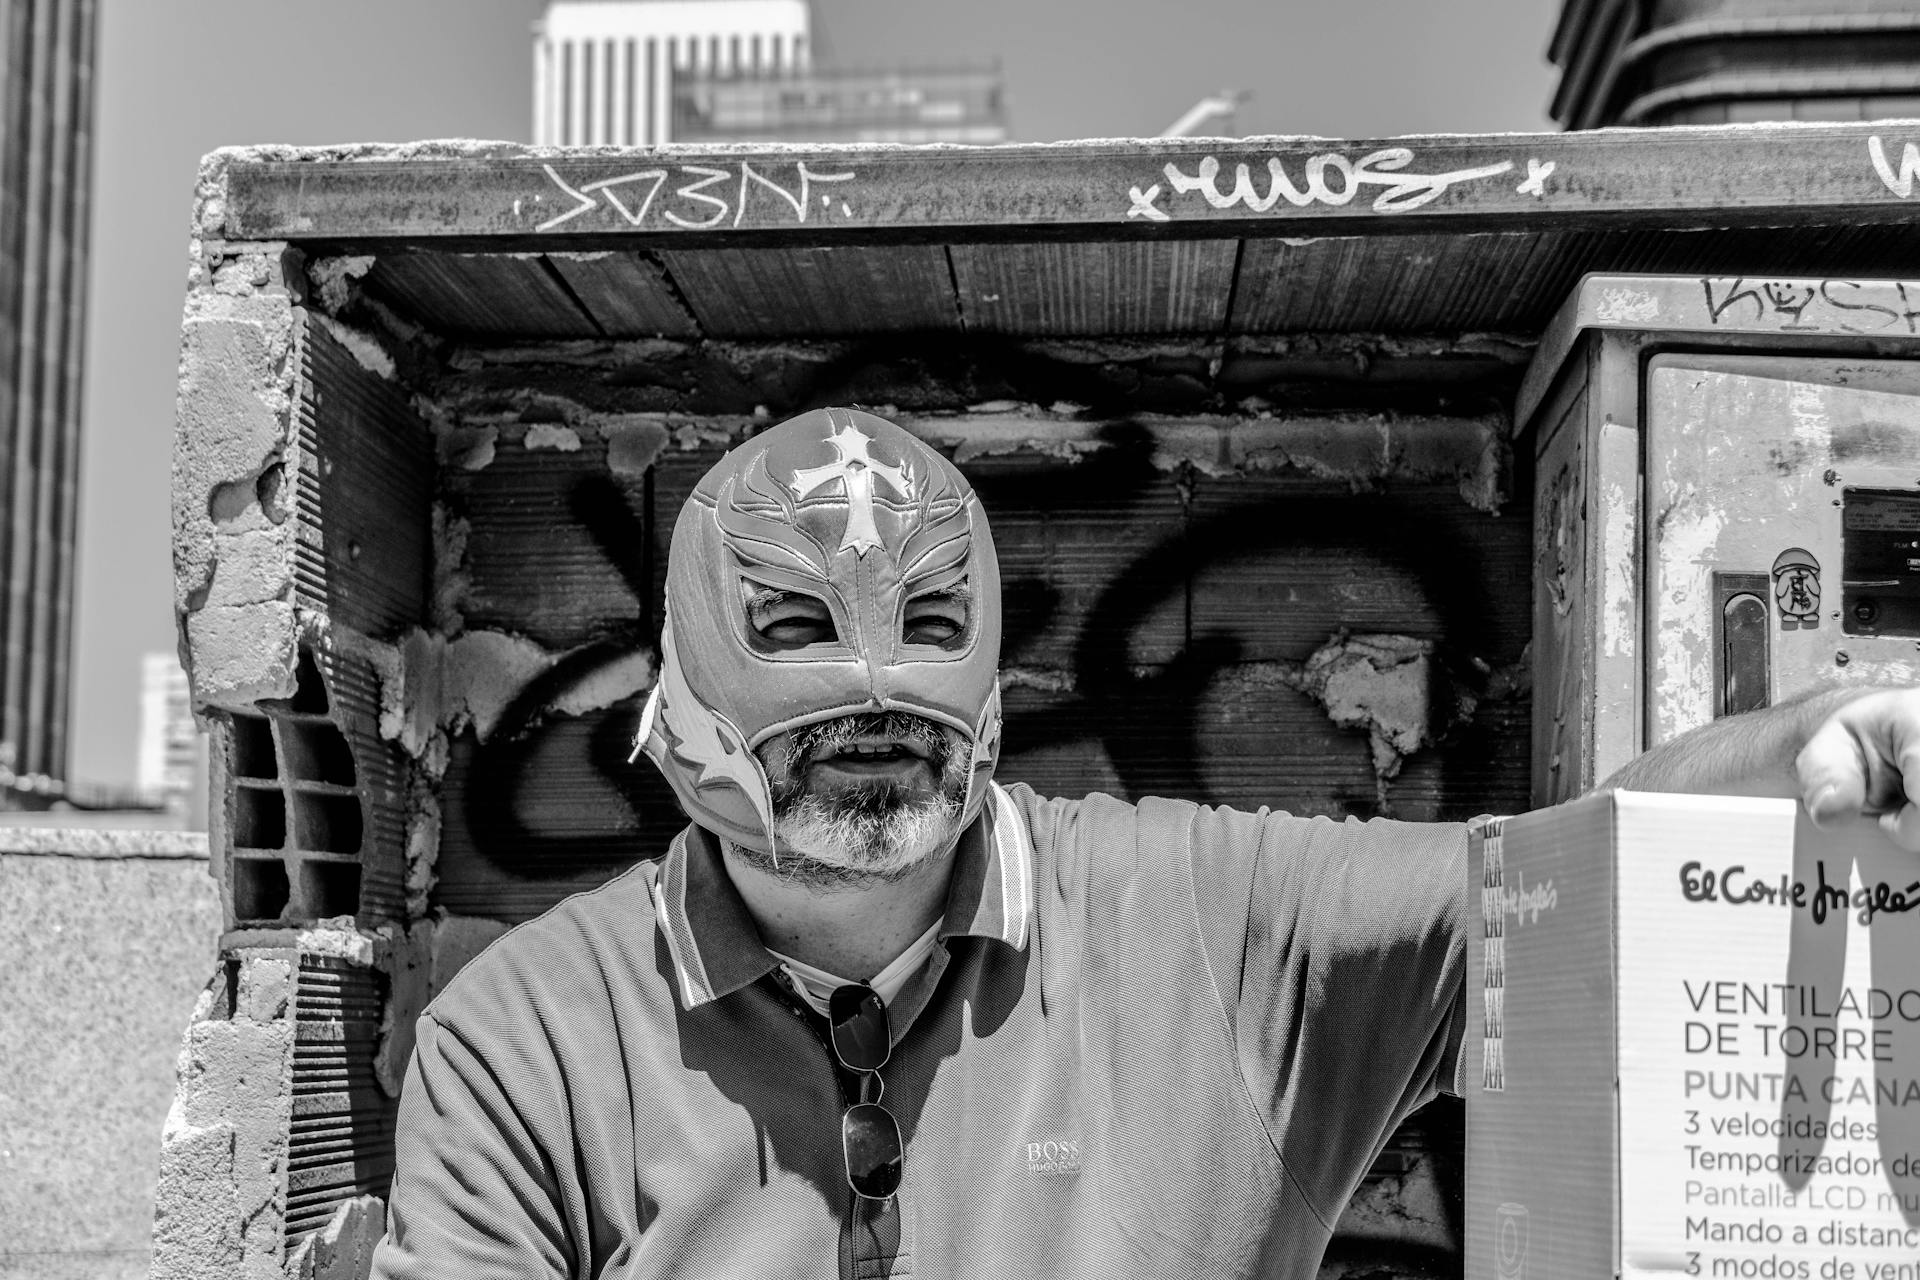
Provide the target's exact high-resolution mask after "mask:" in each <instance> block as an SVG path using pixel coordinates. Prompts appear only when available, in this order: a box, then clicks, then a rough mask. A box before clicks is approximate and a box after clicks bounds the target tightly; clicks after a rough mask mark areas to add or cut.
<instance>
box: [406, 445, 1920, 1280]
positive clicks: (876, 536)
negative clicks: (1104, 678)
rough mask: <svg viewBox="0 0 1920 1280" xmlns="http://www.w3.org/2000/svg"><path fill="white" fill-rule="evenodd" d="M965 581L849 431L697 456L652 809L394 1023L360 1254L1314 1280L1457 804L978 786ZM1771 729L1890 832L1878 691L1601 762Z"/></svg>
mask: <svg viewBox="0 0 1920 1280" xmlns="http://www.w3.org/2000/svg"><path fill="white" fill-rule="evenodd" d="M999 586H1000V584H999V575H998V568H997V564H996V561H995V557H994V548H993V541H992V538H991V536H990V534H989V532H988V528H987V521H986V517H985V515H984V513H983V512H982V511H981V509H980V505H979V503H978V501H977V500H976V499H975V497H974V494H973V492H972V490H971V488H970V487H969V486H968V484H967V482H966V480H965V478H964V477H963V476H962V475H961V474H960V473H959V471H957V470H956V469H955V468H954V467H953V465H952V464H951V463H949V462H948V461H947V460H946V459H945V458H944V457H942V456H940V455H939V454H937V453H935V452H934V451H933V450H931V449H929V448H928V447H926V446H925V445H923V444H921V443H920V442H919V441H917V440H916V439H915V438H914V437H912V436H911V435H909V434H908V433H906V432H905V431H902V430H901V429H899V428H898V427H896V426H894V425H892V424H890V423H888V422H885V421H883V420H881V419H879V418H876V417H874V416H872V415H870V414H866V413H861V412H858V411H854V410H848V409H825V410H816V411H814V412H811V413H807V414H804V415H802V416H800V417H798V418H795V419H793V420H792V421H789V422H786V423H783V424H781V425H779V426H777V427H774V428H772V429H771V430H768V431H766V432H764V433H763V434H761V435H759V436H756V437H754V438H753V439H751V440H749V441H747V442H746V443H745V444H743V445H741V446H740V447H739V448H738V449H736V450H734V451H733V452H732V453H730V454H729V455H728V456H727V457H726V458H724V459H723V460H722V461H721V462H720V463H719V464H717V465H716V466H715V467H714V468H713V470H712V471H711V472H710V473H709V474H708V475H707V477H706V478H705V480H704V481H702V483H701V484H700V486H699V488H698V489H697V491H696V492H695V493H694V495H693V497H692V498H691V500H689V502H688V503H687V505H686V508H685V510H684V511H683V512H682V513H681V515H680V518H679V522H678V525H677V526H676V528H675V530H674V535H673V546H672V552H671V557H670V565H669V570H668V581H667V623H666V628H665V633H664V635H663V637H662V665H661V671H660V676H659V680H658V683H657V685H656V687H655V689H654V691H653V694H652V697H651V699H650V700H649V702H648V704H647V707H646V711H645V715H644V720H643V724H642V728H641V735H640V737H641V741H640V744H639V746H640V748H641V749H643V750H644V751H645V753H646V754H647V755H648V756H649V757H650V758H651V760H652V761H653V762H654V764H656V765H657V766H658V767H659V768H660V770H661V771H662V772H663V773H664V774H665V775H666V778H667V779H668V781H669V782H670V783H671V785H672V787H673V789H674V792H675V794H676V795H677V796H678V797H679V799H680V802H681V804H682V806H683V807H684V808H685V810H686V812H687V815H688V817H689V818H690V819H691V825H690V826H689V827H688V828H687V829H686V830H685V832H683V833H682V834H681V836H680V837H679V838H678V839H677V840H676V841H675V842H674V845H673V848H672V850H671V852H670V853H669V854H668V856H667V857H666V858H665V859H664V860H663V861H662V862H660V863H658V864H644V865H642V866H640V867H637V868H636V869H634V870H633V871H631V872H629V873H627V874H626V875H623V876H621V877H619V878H618V879H616V880H614V881H612V882H610V883H609V884H607V885H604V886H602V887H601V888H599V889H597V890H594V891H592V892H590V893H586V894H582V895H579V896H577V897H574V898H572V899H569V900H568V901H567V902H565V903H563V904H561V905H560V906H559V907H557V908H555V909H554V910H553V911H551V912H549V913H548V914H547V915H545V916H543V917H542V918H540V919H539V920H537V921H534V922H532V923H530V924H527V925H523V926H521V927H520V928H519V929H516V930H515V931H514V932H513V933H512V934H510V935H509V936H508V937H507V938H505V939H503V940H502V941H500V942H498V943H496V944H495V945H494V946H493V947H492V948H490V949H489V950H488V951H487V952H486V953H485V954H484V955H483V956H481V957H480V958H479V959H478V960H476V961H474V962H473V963H472V964H471V965H469V966H468V967H467V968H466V969H465V970H463V971H462V972H461V974H460V975H459V977H458V979H457V980H456V981H455V982H454V983H452V984H451V985H450V986H449V987H448V988H447V990H446V991H445V992H444V993H443V994H442V995H441V996H440V997H439V998H438V999H437V1000H436V1001H435V1002H434V1004H433V1005H432V1006H431V1007H430V1008H429V1010H428V1011H427V1013H426V1014H425V1015H424V1016H423V1017H422V1018H421V1020H420V1024H419V1035H418V1047H417V1049H416V1052H415V1056H414V1060H413V1063H412V1066H411V1068H410V1070H409V1075H408V1078H407V1084H406V1088H405V1093H404V1096H403V1099H402V1104H401V1115H400V1123H399V1134H398V1146H397V1161H398V1174H397V1176H396V1179H395V1183H394V1188H393V1194H392V1198H391V1201H390V1203H389V1220H388V1225H389V1230H388V1236H387V1239H386V1241H385V1242H384V1244H383V1245H382V1246H381V1249H380V1251H379V1253H378V1255H377V1257H376V1259H375V1265H374V1270H375V1274H377V1275H380V1276H386V1277H396V1278H398V1277H406V1278H409V1280H411V1278H413V1277H427V1276H436V1277H439V1276H446V1277H462V1278H463V1280H464V1278H467V1277H479V1278H485V1277H508V1276H513V1277H535V1276H538V1277H547V1276H635V1277H637V1276H747V1275H778V1276H807V1277H836V1276H859V1277H869V1276H871V1277H879V1276H886V1275H896V1276H905V1275H912V1276H915V1277H918V1278H919V1280H930V1278H932V1277H945V1276H972V1275H985V1276H1007V1277H1015V1276H1017V1277H1028V1276H1047V1277H1050V1278H1052V1277H1067V1276H1087V1277H1093V1276H1100V1277H1111V1276H1167V1275H1189V1276H1199V1275H1205V1276H1255V1275H1258V1276H1285V1277H1308V1276H1312V1275H1313V1274H1314V1273H1315V1271H1316V1268H1317V1266H1318V1264H1319V1261H1320V1257H1321V1253H1322V1251H1323V1249H1324V1247H1325V1245H1326V1243H1327V1240H1328V1238H1329V1236H1330V1234H1331V1224H1332V1223H1333V1222H1334V1221H1335V1220H1336V1218H1337V1217H1338V1216H1339V1214H1340V1211H1341V1209H1342V1207H1343V1206H1344V1204H1345V1203H1346V1200H1347V1198H1348V1197H1349V1196H1350V1195H1351V1194H1352V1192H1353V1190H1354V1189H1355V1188H1356V1187H1357V1186H1358V1185H1359V1182H1360V1178H1361V1176H1362V1174H1363V1173H1364V1172H1365V1170H1366V1169H1367V1167H1368V1165H1369V1164H1370V1163H1371V1161H1372V1160H1373V1158H1374V1156H1375V1155H1376V1153H1377V1152H1378V1151H1379V1150H1380V1148H1381V1146H1382V1144H1383V1143H1384V1142H1385V1141H1386V1139H1387V1136H1388V1135H1389V1134H1390V1133H1391V1131H1392V1130H1393V1128H1394V1127H1395V1125H1396V1124H1397V1123H1398V1122H1399V1121H1400V1120H1401V1119H1402V1118H1403V1117H1404V1116H1405V1115H1406V1114H1407V1113H1408V1112H1409V1111H1411V1110H1412V1109H1413V1108H1415V1107H1417V1106H1419V1105H1420V1104H1421V1103H1423V1102H1424V1101H1426V1100H1427V1099H1429V1098H1430V1097H1432V1096H1433V1095H1434V1094H1435V1093H1436V1092H1439V1091H1442V1090H1449V1091H1450V1090H1452V1089H1453V1088H1454V1083H1453V1077H1454V1070H1455V1064H1456V1061H1457V1059H1458V1051H1459V1046H1460V1041H1461V1034H1462V1028H1463V1023H1464V1012H1463V1009H1464V998H1463V990H1462V986H1463V981H1464V979H1463V969H1464V957H1463V950H1464V944H1463V938H1464V931H1465V929H1466V927H1467V922H1468V920H1469V903H1468V902H1467V900H1466V896H1465V876H1464V874H1463V860H1464V856H1465V832H1464V829H1463V828H1461V827H1459V826H1457V825H1450V824H1406V823H1395V822H1388V821H1374V822H1367V823H1361V822H1354V821H1348V822H1345V823H1336V822H1332V821H1329V820H1326V819H1323V818H1322V819H1303V818H1294V817H1289V816H1287V815H1284V814H1276V813H1270V812H1267V811H1265V810H1262V811H1260V812H1258V813H1242V812H1235V811H1232V810H1225V809H1209V808H1202V807H1198V806H1195V805H1192V804H1187V803H1184V802H1176V801H1167V800H1154V799H1148V800H1144V801H1142V802H1140V803H1139V804H1138V805H1134V804H1127V803H1123V802H1121V801H1119V800H1115V799H1112V798H1109V797H1105V796H1092V797H1088V798H1086V799H1082V800H1048V799H1042V798H1040V797H1038V796H1036V795H1034V794H1033V792H1032V791H1031V790H1029V789H1028V788H1026V787H1024V786H1021V785H1018V784H1015V785H1010V786H1004V787H1003V786H1002V785H1001V784H1000V783H998V782H996V781H995V780H994V776H993V775H994V768H995V764H996V762H997V759H998V756H999V750H1000V703H999V696H998V692H997V688H996V684H995V671H996V666H997V663H998V660H999V643H1000V597H999ZM1810 738H1811V739H1812V744H1811V745H1807V744H1808V741H1809V739H1810ZM1803 745H1807V749H1806V751H1805V752H1803V753H1802V754H1801V757H1800V761H1799V766H1798V767H1799V773H1800V781H1801V783H1802V784H1803V786H1804V787H1805V788H1806V789H1807V793H1808V794H1809V796H1810V797H1812V798H1813V800H1814V803H1815V804H1816V805H1817V806H1819V807H1821V808H1823V809H1825V810H1828V811H1832V810H1837V809H1845V808H1852V809H1859V808H1861V807H1863V806H1868V807H1885V808H1889V809H1892V810H1894V811H1896V812H1895V816H1893V818H1892V819H1891V824H1892V826H1893V827H1894V828H1896V831H1895V834H1896V836H1897V837H1898V838H1901V839H1903V840H1904V841H1905V842H1907V843H1909V844H1912V845H1915V846H1916V847H1920V816H1916V813H1915V810H1914V807H1913V806H1912V805H1911V804H1906V803H1905V796H1904V795H1903V794H1902V792H1901V781H1900V771H1901V769H1902V768H1906V769H1909V770H1913V771H1920V700H1916V697H1915V695H1914V694H1912V693H1911V692H1893V693H1879V694H1870V695H1866V696H1861V695H1860V694H1858V693H1857V692H1856V693H1854V694H1848V695H1834V696H1832V697H1830V698H1828V699H1826V700H1825V701H1822V700H1813V701H1810V702H1808V703H1803V704H1800V705H1799V706H1797V707H1783V708H1776V709H1774V710H1773V711H1770V712H1760V713H1755V714H1754V715H1752V716H1747V717H1741V718H1739V721H1738V722H1735V721H1722V722H1720V723H1719V724H1718V725H1716V726H1713V727H1710V728H1709V729H1708V730H1706V731H1703V732H1702V733H1701V734H1699V735H1696V736H1694V737H1691V738H1688V739H1683V740H1681V741H1680V742H1676V743H1673V744H1670V745H1669V746H1668V747H1666V748H1662V749H1660V750H1659V751H1657V752H1654V753H1649V755H1648V756H1647V757H1643V758H1642V760H1641V761H1640V762H1637V763H1636V765H1635V766H1633V768H1635V769H1636V770H1637V771H1638V772H1637V773H1636V774H1635V776H1634V777H1632V778H1631V779H1630V781H1631V782H1632V783H1633V785H1636V786H1639V787H1642V788H1647V787H1662V786H1664V787H1667V788H1671V789H1706V788H1707V787H1708V786H1710V785H1712V783H1713V782H1714V780H1715V779H1716V778H1720V777H1728V778H1731V777H1733V776H1738V775H1742V774H1747V773H1750V772H1752V771H1753V770H1754V769H1755V768H1758V767H1762V766H1767V765H1772V766H1775V767H1778V768H1780V769H1786V768H1788V767H1790V762H1792V761H1793V760H1794V757H1795V752H1796V751H1799V750H1800V748H1801V747H1802V746H1803ZM1903 805H1904V808H1903V807H1902V806H1903Z"/></svg>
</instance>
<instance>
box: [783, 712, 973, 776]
mask: <svg viewBox="0 0 1920 1280" xmlns="http://www.w3.org/2000/svg"><path fill="white" fill-rule="evenodd" d="M861 738H890V739H892V740H893V741H895V742H899V743H901V744H903V745H905V746H906V747H907V748H908V749H909V750H913V751H915V753H916V754H918V755H921V756H924V757H925V758H926V760H927V763H929V764H931V765H932V766H933V771H934V772H935V773H936V774H938V773H939V772H940V771H941V770H942V769H943V768H945V766H946V763H947V757H948V756H950V755H951V754H952V751H953V746H952V741H951V740H950V739H949V738H948V736H947V734H946V732H945V731H944V730H943V729H941V727H940V726H939V725H937V724H935V723H934V722H933V721H931V720H929V719H927V718H926V717H925V716H917V715H914V714H913V713H912V712H910V711H862V712H857V713H855V714H854V715H850V716H840V717H838V718H836V719H833V720H822V721H821V722H820V723H819V724H810V725H808V726H807V727H806V728H804V729H795V730H794V731H793V770H794V772H796V773H799V772H801V771H803V770H805V769H806V767H807V766H808V765H810V764H812V763H813V762H814V761H815V760H818V759H819V758H820V757H821V756H824V755H828V754H831V753H833V752H837V751H840V750H842V749H843V748H845V747H846V746H847V745H848V744H849V743H851V742H855V741H857V740H859V739H861Z"/></svg>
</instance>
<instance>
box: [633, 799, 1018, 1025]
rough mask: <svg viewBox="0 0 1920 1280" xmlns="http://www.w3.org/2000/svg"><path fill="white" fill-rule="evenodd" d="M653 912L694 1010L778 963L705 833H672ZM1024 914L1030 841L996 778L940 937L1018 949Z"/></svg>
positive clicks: (963, 847)
mask: <svg viewBox="0 0 1920 1280" xmlns="http://www.w3.org/2000/svg"><path fill="white" fill-rule="evenodd" d="M653 905H654V915H655V918H656V919H657V920H658V922H659V927H660V931H661V933H662V934H663V935H664V936H665V938H666V943H667V952H668V954H669V956H671V958H672V960H673V969H674V978H675V980H676V981H677V982H678V984H679V987H680V998H681V1001H682V1003H683V1004H684V1005H685V1006H686V1007H687V1008H688V1009H697V1008H699V1007H700V1006H701V1005H704V1004H710V1003H712V1002H713V1001H715V1000H718V999H720V998H721V997H722V996H726V995H731V994H732V993H734V992H735V991H738V990H739V989H740V988H742V987H744V986H748V985H749V984H751V983H753V982H757V981H758V980H759V979H760V978H762V977H764V976H765V975H766V974H768V973H771V972H772V971H773V970H774V969H776V968H778V967H779V962H778V961H777V960H775V959H774V958H773V956H772V955H770V954H769V953H768V951H767V949H766V947H765V946H764V945H763V944H762V943H761V941H760V932H759V930H758V929H756V928H755V927H754V924H753V918H752V917H751V916H750V915H748V914H747V906H746V903H744V902H742V901H741V899H740V894H739V891H738V890H736V889H735V888H734V887H733V879H732V877H730V876H728V875H727V869H726V865H725V864H724V862H723V861H722V860H721V853H720V842H719V840H718V839H717V838H716V837H715V836H714V835H713V833H712V832H710V831H707V830H705V829H704V828H701V827H698V826H690V827H688V828H687V829H686V830H684V831H682V832H681V833H680V834H679V836H677V837H676V838H675V839H674V842H673V846H672V848H670V849H669V850H668V851H667V856H666V857H665V858H664V859H662V861H661V863H660V870H659V873H658V874H657V875H656V876H655V877H654V882H653ZM1032 918H1033V841H1032V839H1031V837H1030V836H1029V835H1028V833H1027V824H1026V821H1025V819H1024V818H1022V817H1021V815H1020V811H1019V809H1018V808H1017V807H1016V806H1015V805H1014V803H1013V799H1012V797H1010V796H1009V795H1008V794H1007V793H1006V792H1005V791H1004V790H1002V789H1001V788H1000V786H999V785H998V784H989V794H988V798H987V804H986V807H985V808H984V809H983V810H982V812H981V815H980V817H979V818H978V819H977V820H976V821H975V822H974V823H973V825H971V826H970V827H968V828H967V830H966V832H965V833H964V834H962V835H961V837H960V843H959V845H958V846H957V848H956V849H955V851H954V864H953V880H952V882H951V883H950V884H949V885H948V887H947V911H946V919H945V921H944V922H943V923H942V924H941V926H940V937H941V938H943V939H944V938H949V937H952V936H954V935H956V934H959V935H967V936H971V937H979V938H998V939H999V940H1000V941H1002V942H1004V943H1006V944H1007V945H1008V946H1010V947H1014V948H1016V949H1024V948H1025V947H1026V945H1027V936H1028V933H1029V931H1030V928H1031V922H1032Z"/></svg>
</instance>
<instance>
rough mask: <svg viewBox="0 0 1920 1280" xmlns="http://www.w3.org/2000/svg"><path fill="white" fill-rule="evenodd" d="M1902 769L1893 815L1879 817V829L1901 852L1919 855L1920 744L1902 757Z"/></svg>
mask: <svg viewBox="0 0 1920 1280" xmlns="http://www.w3.org/2000/svg"><path fill="white" fill-rule="evenodd" d="M1899 768H1900V781H1899V784H1898V788H1899V792H1900V794H1899V795H1898V796H1897V798H1896V799H1895V800H1894V803H1893V806H1892V808H1891V811H1890V812H1887V813H1883V814H1881V815H1880V829H1881V830H1882V831H1884V832H1886V833H1887V837H1888V838H1889V839H1890V840H1892V841H1893V842H1894V843H1895V844H1897V845H1899V846H1900V847H1901V848H1902V849H1908V850H1911V851H1912V852H1914V853H1920V744H1917V745H1912V746H1909V747H1907V748H1906V749H1905V750H1904V751H1902V752H1901V753H1900V758H1899Z"/></svg>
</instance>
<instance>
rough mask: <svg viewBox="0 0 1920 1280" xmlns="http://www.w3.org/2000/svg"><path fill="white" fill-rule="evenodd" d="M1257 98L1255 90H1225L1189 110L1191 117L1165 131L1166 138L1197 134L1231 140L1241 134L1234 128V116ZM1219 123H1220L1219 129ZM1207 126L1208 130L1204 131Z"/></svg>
mask: <svg viewBox="0 0 1920 1280" xmlns="http://www.w3.org/2000/svg"><path fill="white" fill-rule="evenodd" d="M1251 97H1253V93H1252V91H1251V90H1247V89H1222V90H1221V91H1220V92H1218V93H1216V94H1214V95H1213V96H1212V97H1208V98H1202V99H1200V101H1198V102H1196V103H1194V104H1193V105H1192V106H1191V107H1188V108H1187V113H1186V114H1185V115H1183V116H1181V117H1180V118H1179V119H1178V120H1175V121H1174V122H1173V123H1172V124H1170V125H1168V126H1167V127H1166V128H1164V129H1162V130H1161V131H1160V133H1159V135H1158V136H1159V137H1162V138H1191V137H1193V136H1194V135H1195V134H1199V133H1207V134H1212V135H1215V136H1218V137H1231V136H1232V135H1234V134H1237V133H1238V132H1239V130H1238V129H1236V128H1235V127H1234V116H1235V115H1236V114H1237V113H1238V112H1239V110H1240V105H1241V104H1242V103H1244V102H1246V101H1247V100H1248V99H1249V98H1251ZM1215 122H1218V123H1217V125H1216V123H1215ZM1203 126H1207V127H1204V128H1203Z"/></svg>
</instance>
